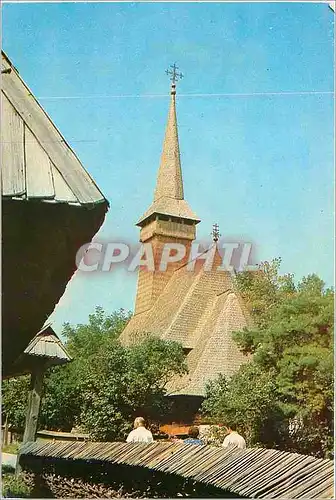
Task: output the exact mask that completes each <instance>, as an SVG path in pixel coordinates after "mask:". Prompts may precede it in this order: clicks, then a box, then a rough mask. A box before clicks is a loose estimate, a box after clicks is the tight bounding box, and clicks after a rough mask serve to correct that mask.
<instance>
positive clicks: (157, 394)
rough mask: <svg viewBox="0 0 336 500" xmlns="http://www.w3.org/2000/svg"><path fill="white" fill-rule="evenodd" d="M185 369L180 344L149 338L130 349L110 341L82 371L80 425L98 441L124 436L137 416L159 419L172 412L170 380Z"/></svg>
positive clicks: (115, 341)
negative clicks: (168, 394)
mask: <svg viewBox="0 0 336 500" xmlns="http://www.w3.org/2000/svg"><path fill="white" fill-rule="evenodd" d="M185 371H186V365H185V362H184V354H183V349H182V347H181V346H180V345H179V344H177V343H176V342H168V341H163V340H159V339H155V338H147V339H146V340H144V341H143V342H142V343H141V344H137V345H134V346H132V347H129V348H125V347H122V346H121V345H120V344H119V342H118V341H117V340H111V342H110V343H109V345H108V346H107V349H102V350H100V351H99V352H98V353H97V355H96V356H95V358H94V359H91V360H90V361H89V362H88V365H87V369H86V370H85V371H83V373H82V386H81V392H82V394H83V399H84V404H83V408H82V412H81V423H82V424H83V425H84V426H85V427H86V429H87V430H88V431H89V432H90V434H91V436H92V437H93V438H94V439H99V440H113V439H118V438H124V436H125V434H126V433H127V432H128V431H129V430H130V429H131V426H132V421H133V419H134V417H135V416H137V415H141V416H144V417H146V418H148V419H152V420H155V419H157V418H159V417H160V415H162V414H163V413H164V412H166V411H167V410H168V408H167V404H168V402H167V400H166V398H165V397H164V396H165V394H166V390H165V386H166V383H167V382H168V381H169V380H170V378H171V377H172V376H173V375H175V374H182V373H184V372H185Z"/></svg>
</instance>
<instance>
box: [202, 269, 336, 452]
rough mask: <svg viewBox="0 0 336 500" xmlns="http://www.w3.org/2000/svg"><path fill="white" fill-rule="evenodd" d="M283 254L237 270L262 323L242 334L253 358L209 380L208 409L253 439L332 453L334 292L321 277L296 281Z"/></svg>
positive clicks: (255, 315) (245, 349) (257, 321)
mask: <svg viewBox="0 0 336 500" xmlns="http://www.w3.org/2000/svg"><path fill="white" fill-rule="evenodd" d="M279 266H280V259H276V260H274V261H272V262H271V263H263V264H262V265H261V266H260V269H259V271H258V272H256V273H252V272H243V273H241V274H240V275H238V276H237V287H238V289H239V291H240V293H241V294H242V296H243V297H244V299H245V301H246V303H247V304H248V307H249V309H250V311H251V314H252V317H253V319H254V326H253V327H251V328H249V329H247V328H245V329H244V330H242V331H239V332H236V333H235V334H234V338H235V340H236V342H237V343H238V345H239V347H240V348H241V349H242V350H243V352H245V353H246V354H247V355H249V356H251V361H250V363H248V364H247V365H245V366H242V367H241V368H240V370H239V371H238V372H237V373H236V374H235V375H234V376H233V377H232V378H231V379H230V380H228V379H223V377H221V378H219V379H218V380H216V381H215V382H213V383H212V384H210V385H209V386H208V390H207V391H208V392H207V398H206V401H205V403H204V406H203V409H204V411H205V412H206V413H207V414H208V415H209V416H210V417H211V418H213V419H216V418H217V419H218V418H221V419H222V420H224V421H225V420H227V421H233V422H234V423H235V424H236V425H238V426H240V428H241V429H242V431H243V432H244V433H245V435H246V437H247V439H248V441H249V443H250V444H251V445H252V444H257V443H259V444H263V445H265V446H273V447H279V448H282V449H286V450H288V451H289V450H293V451H299V452H302V453H311V454H314V455H316V456H328V454H329V453H330V452H331V450H332V427H333V425H332V404H333V303H334V294H333V291H332V290H330V289H325V287H324V283H323V281H322V280H321V279H320V278H319V277H318V276H316V275H310V276H308V277H306V278H303V279H302V280H301V281H300V282H299V283H298V284H296V285H295V283H294V279H293V276H292V275H286V276H280V275H279Z"/></svg>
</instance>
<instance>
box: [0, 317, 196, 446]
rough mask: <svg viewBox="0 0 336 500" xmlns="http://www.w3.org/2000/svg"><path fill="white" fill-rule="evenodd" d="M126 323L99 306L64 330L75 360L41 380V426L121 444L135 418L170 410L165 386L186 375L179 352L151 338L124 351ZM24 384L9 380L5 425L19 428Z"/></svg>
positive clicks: (176, 346) (176, 347)
mask: <svg viewBox="0 0 336 500" xmlns="http://www.w3.org/2000/svg"><path fill="white" fill-rule="evenodd" d="M129 318H130V314H129V313H126V312H125V311H123V310H119V311H116V312H114V313H112V314H110V315H107V314H106V313H105V312H104V310H103V309H102V308H100V307H97V308H96V310H95V312H94V313H93V314H91V315H90V316H89V321H88V324H86V325H83V324H80V325H77V326H71V325H70V324H68V323H67V324H66V325H65V326H64V330H63V336H64V337H65V344H66V348H67V350H68V352H69V353H70V355H71V356H72V357H73V360H72V361H71V363H69V364H68V365H66V366H58V367H54V368H52V369H50V370H49V371H48V372H47V373H46V375H45V384H44V395H43V398H42V404H41V414H40V427H41V426H42V427H44V428H47V429H53V430H62V431H70V430H71V429H72V427H73V426H80V427H82V428H84V429H85V430H87V431H88V432H89V433H90V435H91V437H92V438H93V439H101V440H111V439H119V438H122V439H123V438H124V436H125V433H126V432H128V431H129V430H130V427H131V426H132V420H133V418H134V417H135V416H136V415H142V416H145V417H147V418H149V419H152V420H155V419H157V418H159V416H160V415H162V414H163V413H165V412H166V411H168V402H167V398H165V397H164V396H165V394H166V390H165V386H166V384H167V382H168V381H169V380H170V379H171V377H173V376H174V375H179V374H182V373H185V372H186V364H185V361H184V354H183V349H182V347H181V346H180V345H179V344H177V343H175V342H167V341H162V340H160V339H157V338H151V337H149V336H144V338H145V340H144V341H143V342H141V343H139V344H136V345H133V346H131V347H124V346H122V345H121V344H120V342H119V340H118V338H119V335H120V333H121V332H122V331H123V329H124V328H125V326H126V324H127V322H128V320H129ZM28 383H29V381H28V379H27V378H23V379H12V380H10V381H9V382H8V386H7V388H6V394H5V398H4V405H3V409H4V411H5V413H6V414H8V418H9V421H10V422H11V423H14V422H15V423H16V422H19V423H20V426H21V427H22V428H23V425H24V419H25V413H26V405H27V396H28Z"/></svg>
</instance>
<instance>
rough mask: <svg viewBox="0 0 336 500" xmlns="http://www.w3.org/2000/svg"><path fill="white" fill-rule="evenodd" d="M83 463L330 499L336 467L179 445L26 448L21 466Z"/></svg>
mask: <svg viewBox="0 0 336 500" xmlns="http://www.w3.org/2000/svg"><path fill="white" fill-rule="evenodd" d="M31 457H32V458H34V461H36V460H38V459H40V460H41V461H43V463H45V462H46V459H47V463H49V464H50V462H52V461H65V463H69V461H85V462H86V463H87V462H89V463H90V462H91V463H92V468H94V467H95V464H106V465H108V464H113V465H123V466H129V467H130V474H131V473H132V472H131V471H132V468H134V467H143V468H147V469H150V470H152V471H161V472H164V473H165V474H176V475H178V476H182V477H184V478H188V479H192V480H194V481H197V482H200V483H205V484H207V485H212V486H215V487H217V488H221V489H222V490H223V491H228V492H230V493H234V494H238V495H240V496H242V497H245V498H286V499H289V498H290V499H313V498H317V499H318V498H320V499H324V498H326V499H327V498H334V496H333V479H334V462H333V461H332V460H322V459H317V458H314V457H311V456H307V455H300V454H298V453H288V452H285V451H278V450H267V449H263V448H250V449H246V450H238V449H236V448H226V449H223V448H216V447H212V446H207V445H204V446H195V445H186V444H183V443H173V444H172V443H158V442H155V443H152V444H142V443H140V444H133V443H92V442H84V443H78V442H71V443H69V442H64V441H63V442H54V443H51V442H50V443H47V444H42V443H39V442H37V443H36V442H35V443H27V444H26V445H24V446H23V447H22V448H21V455H20V463H21V464H22V465H23V467H24V466H25V464H29V459H30V458H31Z"/></svg>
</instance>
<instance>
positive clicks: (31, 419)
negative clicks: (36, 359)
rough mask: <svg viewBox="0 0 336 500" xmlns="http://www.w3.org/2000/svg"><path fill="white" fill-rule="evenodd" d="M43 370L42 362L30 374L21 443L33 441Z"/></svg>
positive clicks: (38, 410)
mask: <svg viewBox="0 0 336 500" xmlns="http://www.w3.org/2000/svg"><path fill="white" fill-rule="evenodd" d="M44 372H45V366H44V364H43V365H40V366H38V367H36V369H35V370H34V372H33V373H32V374H31V379H30V392H29V397H28V410H27V416H26V425H25V430H24V434H23V441H22V444H25V443H27V442H29V441H35V436H36V431H37V423H38V417H39V413H40V403H41V394H42V388H43V377H44Z"/></svg>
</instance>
